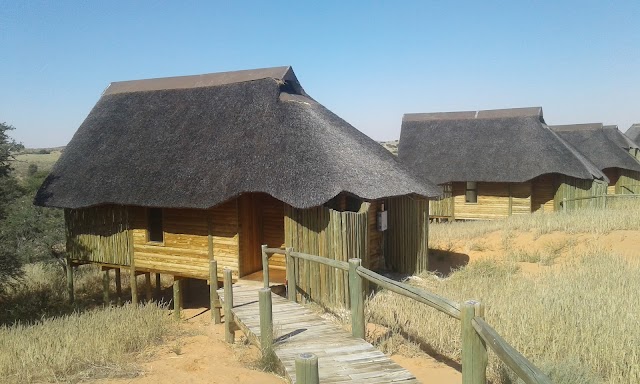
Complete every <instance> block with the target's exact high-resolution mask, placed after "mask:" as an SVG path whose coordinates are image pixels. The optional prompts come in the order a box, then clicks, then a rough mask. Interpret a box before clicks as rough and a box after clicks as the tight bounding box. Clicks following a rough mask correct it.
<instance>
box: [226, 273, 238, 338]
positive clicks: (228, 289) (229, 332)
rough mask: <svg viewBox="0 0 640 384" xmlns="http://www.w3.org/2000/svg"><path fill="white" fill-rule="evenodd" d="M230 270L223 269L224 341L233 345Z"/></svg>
mask: <svg viewBox="0 0 640 384" xmlns="http://www.w3.org/2000/svg"><path fill="white" fill-rule="evenodd" d="M231 279H232V276H231V269H229V268H225V269H224V340H225V341H226V342H227V343H230V344H233V343H234V341H235V329H234V326H233V314H232V313H231V308H233V286H232V280H231Z"/></svg>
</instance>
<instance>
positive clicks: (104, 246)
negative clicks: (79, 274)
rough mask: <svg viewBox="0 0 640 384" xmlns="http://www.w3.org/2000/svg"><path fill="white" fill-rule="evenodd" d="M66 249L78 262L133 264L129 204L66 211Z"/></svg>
mask: <svg viewBox="0 0 640 384" xmlns="http://www.w3.org/2000/svg"><path fill="white" fill-rule="evenodd" d="M64 218H65V227H66V240H67V252H68V253H69V257H70V258H71V259H72V260H75V261H83V262H95V263H105V264H113V265H123V266H127V265H130V262H131V259H130V255H131V246H132V240H131V239H132V238H131V230H130V226H129V214H128V211H127V208H126V207H123V206H120V205H103V206H98V207H90V208H81V209H65V210H64Z"/></svg>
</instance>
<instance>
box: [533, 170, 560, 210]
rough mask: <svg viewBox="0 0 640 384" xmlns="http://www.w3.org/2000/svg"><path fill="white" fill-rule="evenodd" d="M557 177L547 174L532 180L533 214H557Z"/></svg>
mask: <svg viewBox="0 0 640 384" xmlns="http://www.w3.org/2000/svg"><path fill="white" fill-rule="evenodd" d="M556 189H557V186H556V176H555V175H553V174H546V175H541V176H538V177H536V178H535V179H533V180H531V212H555V211H556V206H555V201H554V198H555V195H556Z"/></svg>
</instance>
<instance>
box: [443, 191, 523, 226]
mask: <svg viewBox="0 0 640 384" xmlns="http://www.w3.org/2000/svg"><path fill="white" fill-rule="evenodd" d="M477 188H478V202H477V203H467V202H466V201H465V189H466V183H464V182H456V183H452V194H453V201H454V209H453V211H454V214H455V216H454V217H455V219H461V220H467V219H484V220H487V219H500V218H504V217H507V216H510V215H512V214H514V215H517V214H528V213H530V212H531V183H530V182H524V183H487V182H478V183H477Z"/></svg>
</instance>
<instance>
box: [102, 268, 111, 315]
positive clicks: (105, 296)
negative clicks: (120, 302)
mask: <svg viewBox="0 0 640 384" xmlns="http://www.w3.org/2000/svg"><path fill="white" fill-rule="evenodd" d="M102 300H103V301H104V305H105V307H108V306H109V304H110V300H109V268H106V267H102Z"/></svg>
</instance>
